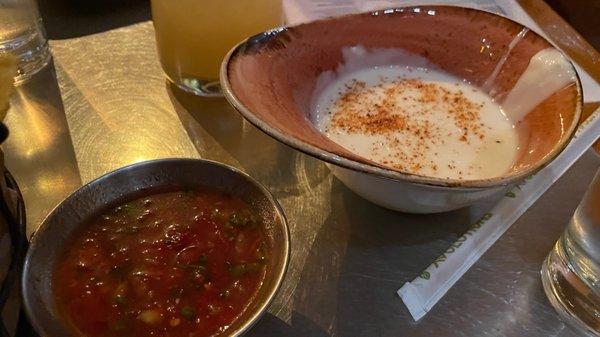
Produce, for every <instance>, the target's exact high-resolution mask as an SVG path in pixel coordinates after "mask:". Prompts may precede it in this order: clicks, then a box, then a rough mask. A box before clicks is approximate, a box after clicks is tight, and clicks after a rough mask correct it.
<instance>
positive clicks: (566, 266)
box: [541, 238, 600, 336]
mask: <svg viewBox="0 0 600 337" xmlns="http://www.w3.org/2000/svg"><path fill="white" fill-rule="evenodd" d="M566 256H567V255H566V252H565V249H564V242H563V239H562V238H561V239H560V240H559V241H558V242H557V243H556V245H555V246H554V248H553V249H552V251H551V252H550V254H549V255H548V257H547V258H546V261H544V263H543V265H542V271H541V278H542V284H543V286H544V291H545V292H546V296H547V297H548V300H549V301H550V303H551V304H552V305H553V306H554V308H555V309H556V310H557V311H558V313H559V314H560V316H561V317H562V319H563V320H564V321H565V322H566V323H567V324H569V325H571V326H572V327H574V328H575V329H577V330H578V331H579V332H580V333H582V334H584V335H585V336H600V297H599V296H598V294H597V293H596V290H595V289H594V288H593V287H591V286H590V285H588V284H587V282H586V281H585V279H584V278H582V277H580V276H579V275H578V274H577V273H576V272H575V270H576V269H575V268H574V267H573V266H572V265H571V263H569V262H568V261H569V260H568V259H567V258H566Z"/></svg>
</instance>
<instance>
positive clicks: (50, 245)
mask: <svg viewBox="0 0 600 337" xmlns="http://www.w3.org/2000/svg"><path fill="white" fill-rule="evenodd" d="M196 186H205V187H211V188H215V189H217V190H221V191H223V192H226V193H228V194H231V195H234V196H237V197H239V198H241V199H242V200H244V201H246V202H247V203H248V204H249V205H251V206H252V207H253V208H254V209H256V210H258V214H259V216H260V217H261V218H262V219H263V222H264V224H265V228H266V232H267V235H268V237H269V244H270V245H271V250H272V252H273V254H272V258H270V259H268V262H267V274H266V276H265V281H264V282H263V284H262V285H261V287H260V289H259V291H258V293H257V296H256V297H255V298H254V299H253V300H252V302H250V304H249V306H248V308H247V309H246V310H245V311H244V313H242V314H241V315H240V317H238V318H237V319H236V321H235V322H234V323H233V324H231V325H230V326H229V328H228V329H227V330H225V331H224V332H222V333H218V334H216V335H215V337H217V336H239V335H241V334H243V333H244V332H246V331H247V330H248V329H250V328H251V327H252V325H253V324H254V323H255V322H256V321H257V320H258V319H259V318H260V316H261V315H262V314H263V313H264V312H265V311H266V309H267V307H268V305H269V303H270V302H271V301H272V300H273V298H274V297H275V294H276V292H277V290H278V288H279V286H280V285H281V282H282V280H283V277H284V274H285V271H286V268H287V264H288V259H289V250H290V242H289V232H288V226H287V221H286V219H285V216H284V214H283V210H282V209H281V207H280V206H279V203H278V202H277V200H275V198H274V197H273V195H271V193H270V192H269V191H268V190H267V189H266V188H265V187H264V186H262V185H261V184H260V183H258V182H257V181H255V180H254V179H252V178H251V177H249V176H248V175H246V174H245V173H243V172H241V171H238V170H237V169H235V168H232V167H229V166H226V165H223V164H220V163H216V162H212V161H207V160H197V159H161V160H154V161H147V162H142V163H138V164H134V165H131V166H127V167H123V168H121V169H118V170H116V171H113V172H111V173H108V174H106V175H104V176H102V177H100V178H98V179H96V180H94V181H92V182H90V183H88V184H86V185H85V186H83V187H81V188H80V189H79V190H77V191H75V192H74V193H73V194H71V195H70V196H69V197H68V198H67V199H65V200H64V201H63V202H62V203H61V204H60V205H58V206H57V207H56V208H55V209H54V210H53V211H52V212H51V213H50V215H48V217H47V218H46V219H45V220H44V221H43V223H42V225H41V226H40V229H39V230H38V231H37V232H36V233H35V235H34V236H33V239H32V240H31V245H30V248H29V251H28V253H27V257H26V259H25V266H24V270H23V278H22V289H23V303H24V305H25V309H26V312H27V314H28V316H29V318H30V321H31V323H32V325H33V327H34V328H35V330H36V331H37V333H38V334H39V335H40V336H42V337H46V336H48V337H49V336H65V337H66V336H80V334H78V333H73V332H72V330H73V329H71V328H69V327H68V326H67V324H66V323H65V321H64V320H63V319H61V314H60V313H59V312H58V309H57V307H56V302H55V299H54V294H53V291H52V273H53V270H54V265H55V262H56V260H57V259H58V258H59V257H60V255H61V253H62V252H63V250H64V249H67V248H68V244H69V242H70V241H69V239H70V235H71V233H73V232H74V231H76V230H77V229H79V228H80V227H81V226H84V225H86V224H87V223H88V222H87V221H88V220H89V219H90V218H91V217H93V216H94V215H97V214H98V213H101V212H102V211H104V210H106V209H107V208H109V207H110V206H111V205H113V206H114V205H115V204H119V203H120V202H122V201H123V200H126V199H128V198H130V197H131V196H132V195H133V196H139V194H140V192H141V191H145V190H147V191H148V192H149V193H151V192H152V190H155V189H158V190H161V191H164V190H165V189H173V188H182V189H183V188H190V187H191V188H193V187H196Z"/></svg>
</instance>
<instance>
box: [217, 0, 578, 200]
mask: <svg viewBox="0 0 600 337" xmlns="http://www.w3.org/2000/svg"><path fill="white" fill-rule="evenodd" d="M416 8H419V9H421V10H423V9H425V10H427V9H432V10H462V11H465V12H471V13H473V12H477V13H481V14H484V15H489V16H491V17H496V18H499V19H501V20H504V21H505V22H508V23H510V24H512V25H516V26H517V27H520V28H527V29H528V30H529V31H528V34H534V36H536V37H538V38H540V39H542V40H543V41H545V42H546V43H548V44H549V46H550V47H551V48H554V49H556V50H557V51H558V52H559V53H561V55H562V56H563V57H564V58H565V60H566V61H567V62H568V64H569V66H570V68H571V69H572V70H573V72H574V73H575V86H576V90H577V97H576V100H577V101H576V104H575V111H574V116H573V122H572V123H571V125H570V127H569V128H568V129H567V130H565V133H564V134H565V136H564V137H563V138H562V139H561V140H560V141H559V142H557V143H555V144H554V147H553V148H552V150H551V151H550V152H549V153H548V154H547V155H545V156H544V157H542V158H541V159H540V160H539V161H538V162H537V163H535V164H534V165H532V166H530V167H529V168H527V169H524V170H520V171H517V172H515V173H511V174H505V175H502V176H499V177H493V178H486V179H470V180H459V179H444V178H436V177H430V176H424V175H419V174H413V173H408V172H402V171H400V170H394V169H391V168H384V167H382V166H376V165H372V164H367V163H361V162H358V161H355V160H352V159H348V158H346V157H344V156H340V155H337V154H334V153H331V152H328V151H325V150H323V149H321V148H319V147H317V146H315V145H312V144H309V143H307V142H304V141H301V140H299V139H297V138H294V137H290V136H287V135H286V134H285V133H283V132H281V131H280V130H278V129H277V128H275V127H271V126H270V125H269V124H268V123H267V122H265V121H263V120H262V119H261V118H259V117H257V116H256V115H255V114H254V113H253V112H252V111H251V110H250V109H249V108H248V107H246V106H245V105H244V104H243V103H242V102H241V101H240V100H239V98H238V97H237V96H236V95H235V92H234V90H233V88H232V85H231V82H230V81H229V66H230V65H231V63H232V61H233V60H234V59H235V58H236V57H237V56H238V55H239V53H240V52H241V50H242V49H243V48H244V47H245V46H246V44H247V43H248V42H249V41H250V40H251V39H255V38H257V37H261V36H264V37H266V36H275V35H278V34H280V33H282V32H285V31H288V30H289V29H295V28H297V27H302V26H307V25H312V24H315V23H323V22H327V21H332V20H338V19H340V18H349V17H358V16H363V15H372V16H382V15H397V14H398V13H402V12H404V11H411V10H414V9H416ZM220 81H221V88H222V91H223V95H224V96H225V98H226V99H227V100H228V101H229V103H230V104H231V105H232V106H233V107H234V108H235V110H237V111H238V112H239V113H240V114H241V115H242V117H244V119H246V120H247V121H248V122H250V123H251V124H252V125H254V126H255V127H257V128H258V129H259V130H261V131H262V132H264V133H266V134H267V135H269V136H270V137H272V138H275V139H276V140H277V141H279V142H281V143H283V144H285V145H288V146H290V147H292V148H294V149H296V150H298V151H300V152H303V153H305V154H307V155H309V156H312V157H315V158H317V159H320V160H322V161H325V162H327V163H330V164H334V165H337V166H340V167H343V168H346V169H350V170H352V171H357V172H361V173H365V174H369V175H372V176H376V177H378V178H384V179H389V180H392V181H402V182H408V183H414V184H419V185H426V186H430V187H436V188H452V189H453V190H460V189H462V190H473V189H485V188H490V187H499V186H508V185H511V184H513V183H515V182H518V181H520V180H522V179H524V178H526V177H527V176H530V175H533V174H535V173H537V172H538V171H540V170H541V169H543V168H544V167H546V166H547V165H548V164H549V163H550V162H552V161H553V160H554V159H555V158H556V157H557V156H558V155H559V154H560V153H561V152H562V151H563V150H564V149H565V148H566V147H567V145H568V144H569V143H570V141H571V140H572V139H573V137H574V135H575V131H576V130H577V128H578V126H579V124H580V122H581V114H582V108H583V89H582V86H581V79H580V77H579V74H578V73H577V69H576V68H575V66H574V64H573V62H571V60H570V58H569V57H567V55H565V54H564V53H563V51H562V50H560V49H559V48H558V47H556V45H555V44H554V43H552V42H551V41H549V40H547V39H546V38H544V37H543V36H541V35H540V34H538V33H536V32H535V31H534V30H533V29H531V28H529V27H527V26H525V25H523V24H521V23H519V22H517V21H514V20H512V19H510V18H507V17H505V16H502V15H499V14H496V13H492V12H488V11H483V10H479V9H475V8H469V7H461V6H450V5H417V6H406V7H402V6H400V7H390V8H384V9H380V10H376V11H367V12H360V13H353V14H346V15H341V16H334V17H328V18H324V19H319V20H315V21H311V22H306V23H301V24H298V25H292V26H282V27H278V28H274V29H271V30H268V31H265V32H262V33H259V34H256V35H254V36H251V37H249V38H247V39H245V40H243V41H242V42H240V43H238V44H237V45H236V46H235V47H233V48H232V49H231V50H230V51H229V52H228V53H227V55H226V56H225V58H224V59H223V62H222V63H221V70H220Z"/></svg>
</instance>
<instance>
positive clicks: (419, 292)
mask: <svg viewBox="0 0 600 337" xmlns="http://www.w3.org/2000/svg"><path fill="white" fill-rule="evenodd" d="M599 135H600V109H598V110H596V111H595V112H594V113H593V114H592V115H591V116H589V117H588V119H587V120H586V121H585V122H584V123H583V124H582V125H580V126H579V128H578V129H577V131H576V133H575V138H574V139H572V140H571V143H570V144H569V145H568V146H567V148H566V149H565V150H564V151H563V152H562V153H561V154H560V155H559V156H558V157H557V158H556V159H555V160H554V161H553V162H552V163H551V164H550V165H548V166H547V167H545V168H544V169H542V170H541V171H539V172H538V173H537V174H535V175H533V176H530V177H528V178H527V179H525V180H524V181H523V182H522V183H519V184H518V185H517V186H515V187H514V188H513V189H512V190H511V191H509V192H507V193H506V194H505V197H504V198H502V199H500V201H499V202H498V203H497V204H496V205H495V206H493V207H492V209H490V211H489V212H487V213H485V214H484V215H483V217H481V219H479V220H478V221H477V222H475V223H474V224H473V225H472V226H471V228H470V229H469V230H468V231H467V232H466V233H465V234H463V235H462V236H461V237H460V238H458V239H457V240H456V241H455V242H454V243H453V244H452V245H451V246H450V248H448V249H447V250H446V252H444V253H443V254H442V255H440V256H439V257H438V258H437V259H436V260H435V261H434V262H433V263H432V264H431V265H430V266H429V267H427V269H425V270H424V271H423V272H422V273H421V275H420V276H419V277H417V278H415V279H414V280H412V281H411V282H407V283H405V284H404V286H402V288H400V290H398V295H400V297H401V298H402V301H404V304H405V305H406V307H407V308H408V311H409V312H410V314H411V315H412V317H413V318H414V319H415V320H419V319H421V318H422V317H423V316H425V314H427V312H428V311H429V310H431V308H432V307H433V306H434V305H435V304H436V303H437V302H438V301H439V300H440V299H441V298H442V297H443V296H444V294H445V293H446V292H447V291H448V290H449V289H450V288H451V287H452V286H453V285H454V284H455V283H456V281H458V280H459V279H460V278H461V277H462V276H463V275H464V274H465V273H466V272H467V270H469V268H471V266H472V265H473V264H474V263H475V262H476V261H477V260H479V258H480V257H481V256H482V255H483V254H484V253H485V252H486V251H487V250H488V248H490V247H491V246H492V245H493V244H494V242H496V240H498V238H500V236H502V234H504V232H506V230H507V229H508V228H509V227H510V226H511V225H512V224H513V223H514V222H515V221H516V220H517V219H518V218H519V217H520V216H521V215H522V214H523V213H525V211H527V209H528V208H529V207H531V205H533V203H534V202H535V201H536V200H537V199H538V198H539V197H540V196H541V195H542V194H543V193H544V192H545V191H546V190H547V189H548V188H549V187H550V186H552V184H553V183H554V182H556V181H557V180H558V178H560V176H562V175H563V174H564V173H565V172H566V171H567V170H568V169H569V167H571V165H572V164H573V163H575V162H576V161H577V159H578V158H579V157H581V155H583V154H584V153H585V152H586V151H587V150H588V149H589V148H590V146H592V144H593V143H594V141H596V140H597V139H598V136H599Z"/></svg>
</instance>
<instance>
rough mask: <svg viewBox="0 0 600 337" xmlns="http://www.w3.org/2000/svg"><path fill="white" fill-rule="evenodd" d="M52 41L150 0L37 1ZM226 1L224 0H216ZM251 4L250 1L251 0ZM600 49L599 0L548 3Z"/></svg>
mask: <svg viewBox="0 0 600 337" xmlns="http://www.w3.org/2000/svg"><path fill="white" fill-rule="evenodd" d="M38 1H39V6H40V11H41V12H42V16H43V18H44V21H45V23H46V29H47V32H48V36H49V38H50V39H66V38H70V37H75V36H82V35H88V34H93V33H98V32H102V31H105V30H108V29H112V28H116V27H121V26H126V25H130V24H133V23H136V22H141V21H145V20H149V19H150V17H151V13H150V2H149V1H148V0H38ZM214 1H223V0H214ZM248 1H251V0H248ZM546 2H547V3H548V4H549V5H550V6H552V8H554V10H556V11H557V12H558V13H559V14H560V15H561V16H562V17H563V18H564V19H565V20H567V21H568V22H569V23H570V24H571V25H572V26H573V27H574V28H575V29H576V30H577V31H578V32H579V33H580V34H581V35H583V36H584V37H585V38H586V39H587V40H588V41H589V42H590V43H591V44H592V45H593V46H594V47H595V48H596V49H598V50H600V25H597V24H595V23H596V22H597V19H598V18H599V17H600V0H546Z"/></svg>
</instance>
